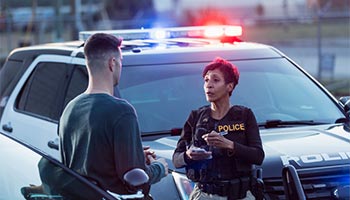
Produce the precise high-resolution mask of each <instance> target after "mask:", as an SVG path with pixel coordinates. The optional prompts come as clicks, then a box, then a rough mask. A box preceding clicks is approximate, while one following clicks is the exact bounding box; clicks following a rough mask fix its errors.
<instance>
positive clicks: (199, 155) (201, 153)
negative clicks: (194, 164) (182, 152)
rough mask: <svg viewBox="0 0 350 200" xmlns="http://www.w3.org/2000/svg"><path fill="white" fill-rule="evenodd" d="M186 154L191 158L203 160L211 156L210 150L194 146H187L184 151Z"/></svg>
mask: <svg viewBox="0 0 350 200" xmlns="http://www.w3.org/2000/svg"><path fill="white" fill-rule="evenodd" d="M186 155H187V157H188V158H190V159H191V160H204V159H208V158H210V157H211V151H206V150H205V149H202V150H198V149H196V148H189V149H188V150H187V151H186Z"/></svg>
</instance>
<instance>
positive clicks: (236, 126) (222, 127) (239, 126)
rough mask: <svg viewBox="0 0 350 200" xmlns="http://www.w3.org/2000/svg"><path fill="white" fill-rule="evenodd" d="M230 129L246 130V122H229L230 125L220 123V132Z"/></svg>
mask: <svg viewBox="0 0 350 200" xmlns="http://www.w3.org/2000/svg"><path fill="white" fill-rule="evenodd" d="M229 131H245V126H244V123H239V124H229V125H219V126H218V132H219V133H220V134H221V132H226V134H227V132H229Z"/></svg>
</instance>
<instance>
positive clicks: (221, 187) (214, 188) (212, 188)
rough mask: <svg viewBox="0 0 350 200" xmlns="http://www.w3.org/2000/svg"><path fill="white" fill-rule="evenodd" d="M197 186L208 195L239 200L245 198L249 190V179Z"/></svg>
mask: <svg viewBox="0 0 350 200" xmlns="http://www.w3.org/2000/svg"><path fill="white" fill-rule="evenodd" d="M197 185H198V187H199V189H200V190H201V191H203V192H205V193H208V194H216V195H219V196H225V197H228V199H241V198H244V197H245V196H246V193H247V191H248V190H249V185H250V179H249V177H242V178H236V179H232V180H227V181H216V182H210V183H201V182H199V183H198V184H197Z"/></svg>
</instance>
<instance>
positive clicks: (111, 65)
mask: <svg viewBox="0 0 350 200" xmlns="http://www.w3.org/2000/svg"><path fill="white" fill-rule="evenodd" d="M114 65H115V58H114V57H111V58H109V59H108V69H109V70H110V71H111V72H113V71H114Z"/></svg>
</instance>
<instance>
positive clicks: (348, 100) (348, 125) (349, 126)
mask: <svg viewBox="0 0 350 200" xmlns="http://www.w3.org/2000/svg"><path fill="white" fill-rule="evenodd" d="M339 101H340V103H341V104H342V106H343V108H344V111H345V117H346V122H345V123H344V130H346V131H348V132H350V96H345V97H340V99H339Z"/></svg>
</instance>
